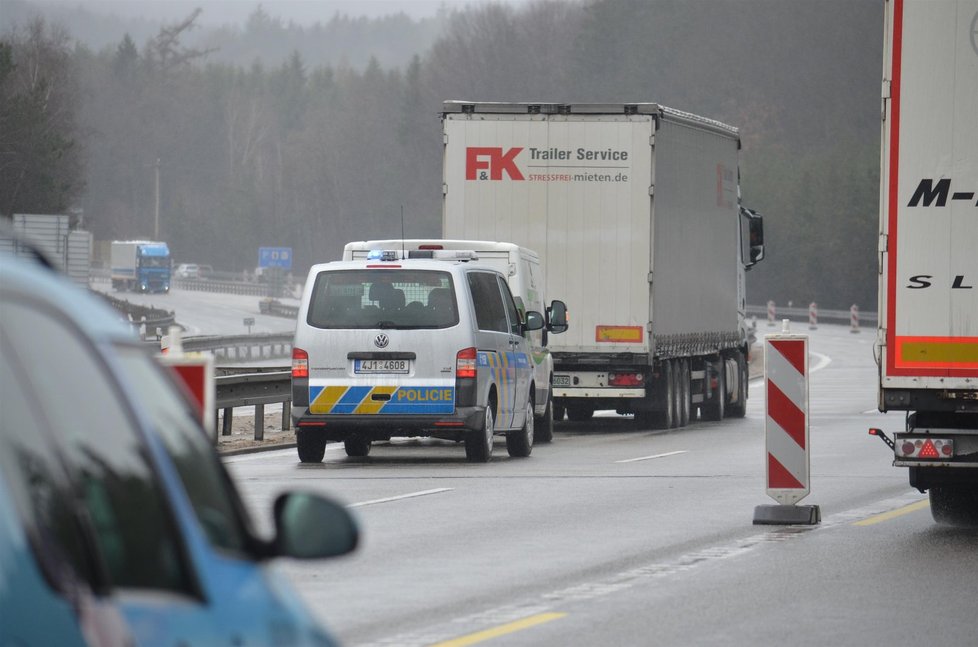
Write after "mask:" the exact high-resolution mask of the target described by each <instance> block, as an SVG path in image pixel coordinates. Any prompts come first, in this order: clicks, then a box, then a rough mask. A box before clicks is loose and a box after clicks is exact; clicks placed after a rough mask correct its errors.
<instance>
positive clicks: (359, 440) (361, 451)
mask: <svg viewBox="0 0 978 647" xmlns="http://www.w3.org/2000/svg"><path fill="white" fill-rule="evenodd" d="M343 448H344V449H346V455H347V456H353V457H356V458H361V457H363V456H366V455H367V454H369V453H370V439H369V438H364V437H363V436H360V435H357V434H354V435H352V436H350V437H349V438H347V439H346V440H344V441H343Z"/></svg>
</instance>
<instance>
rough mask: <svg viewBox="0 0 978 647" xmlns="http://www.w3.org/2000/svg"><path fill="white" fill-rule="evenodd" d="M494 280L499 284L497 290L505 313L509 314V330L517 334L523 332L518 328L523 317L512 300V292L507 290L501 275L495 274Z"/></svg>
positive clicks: (507, 287)
mask: <svg viewBox="0 0 978 647" xmlns="http://www.w3.org/2000/svg"><path fill="white" fill-rule="evenodd" d="M496 281H497V283H498V285H499V292H500V294H502V295H503V307H504V308H506V314H507V315H508V316H509V331H510V332H511V333H513V334H514V335H519V334H520V333H522V332H523V331H522V330H520V322H522V321H523V318H522V317H521V316H520V315H521V313H520V312H519V311H518V310H517V309H516V302H515V301H513V293H512V292H510V291H509V286H508V285H506V281H504V280H503V278H502V277H501V276H497V277H496Z"/></svg>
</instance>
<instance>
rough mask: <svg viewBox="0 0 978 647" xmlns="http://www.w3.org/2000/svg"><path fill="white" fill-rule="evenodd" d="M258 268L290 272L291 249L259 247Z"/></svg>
mask: <svg viewBox="0 0 978 647" xmlns="http://www.w3.org/2000/svg"><path fill="white" fill-rule="evenodd" d="M258 267H281V268H282V269H283V270H291V269H292V248H291V247H259V248H258Z"/></svg>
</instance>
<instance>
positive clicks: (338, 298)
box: [306, 269, 458, 329]
mask: <svg viewBox="0 0 978 647" xmlns="http://www.w3.org/2000/svg"><path fill="white" fill-rule="evenodd" d="M306 323H308V324H309V325H310V326H313V327H315V328H385V329H388V328H449V327H451V326H454V325H456V324H457V323H458V306H457V304H456V302H455V290H454V288H453V283H452V275H451V274H450V273H448V272H441V271H437V270H406V269H396V270H395V269H390V270H385V269H362V270H335V271H326V272H320V273H319V275H318V276H317V277H316V283H315V285H314V287H313V290H312V296H311V297H310V300H309V312H308V314H307V316H306Z"/></svg>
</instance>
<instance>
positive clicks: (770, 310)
mask: <svg viewBox="0 0 978 647" xmlns="http://www.w3.org/2000/svg"><path fill="white" fill-rule="evenodd" d="M775 316H776V311H775V308H774V301H768V302H767V325H768V327H773V326H774V317H775Z"/></svg>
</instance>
